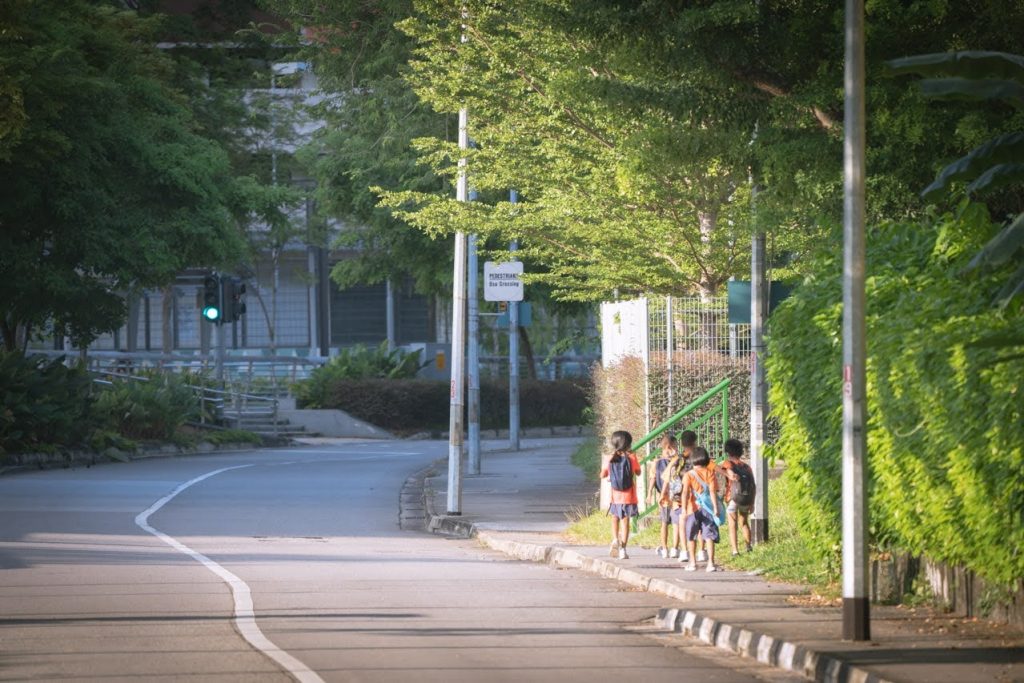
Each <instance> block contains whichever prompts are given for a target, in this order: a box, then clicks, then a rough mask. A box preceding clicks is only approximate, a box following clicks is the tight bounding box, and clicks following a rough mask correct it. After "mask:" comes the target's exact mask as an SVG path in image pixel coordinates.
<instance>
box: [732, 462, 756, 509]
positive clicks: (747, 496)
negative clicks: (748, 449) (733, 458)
mask: <svg viewBox="0 0 1024 683" xmlns="http://www.w3.org/2000/svg"><path fill="white" fill-rule="evenodd" d="M731 469H732V471H733V472H734V473H735V474H736V481H731V482H729V493H730V494H731V495H732V501H733V502H734V503H736V504H737V505H753V504H754V492H755V491H756V488H755V486H754V471H753V470H752V469H750V466H749V465H747V464H746V463H742V462H741V463H737V464H736V465H734V466H733V467H732V468H731Z"/></svg>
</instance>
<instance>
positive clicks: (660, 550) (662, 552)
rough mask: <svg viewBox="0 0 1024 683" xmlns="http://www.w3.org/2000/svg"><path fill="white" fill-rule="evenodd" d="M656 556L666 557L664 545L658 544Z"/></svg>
mask: <svg viewBox="0 0 1024 683" xmlns="http://www.w3.org/2000/svg"><path fill="white" fill-rule="evenodd" d="M658 557H661V558H665V557H668V549H667V548H665V546H661V545H659V546H658Z"/></svg>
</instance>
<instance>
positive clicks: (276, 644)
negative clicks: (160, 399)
mask: <svg viewBox="0 0 1024 683" xmlns="http://www.w3.org/2000/svg"><path fill="white" fill-rule="evenodd" d="M446 450H447V444H441V443H437V442H384V443H381V442H375V443H359V444H347V445H342V446H335V447H315V448H296V449H278V450H264V451H253V452H246V453H231V454H215V455H205V456H195V457H182V458H173V459H167V458H159V459H151V460H143V461H136V462H133V463H131V464H120V465H103V466H97V467H93V468H88V469H74V470H58V471H47V472H34V473H24V474H16V475H12V476H8V477H4V478H3V479H0V577H2V579H0V680H5V681H10V680H102V681H116V680H140V679H147V680H159V679H165V680H175V679H191V680H209V681H288V680H300V681H311V682H316V681H408V680H410V678H412V679H414V680H415V681H416V682H417V683H426V682H429V681H480V680H485V679H486V680H487V681H488V683H495V682H498V681H524V680H530V681H561V682H565V681H602V680H614V679H618V678H621V677H622V676H625V675H627V674H628V675H629V676H630V677H634V676H636V677H637V679H638V680H644V681H660V680H665V681H667V680H678V678H679V676H680V675H681V673H683V672H685V673H686V675H687V676H699V677H701V678H703V677H711V679H713V680H715V681H716V683H729V682H732V681H749V680H752V679H753V678H754V677H755V676H756V677H761V678H765V679H767V680H796V679H793V678H791V677H788V676H785V675H782V674H779V673H776V672H773V671H770V670H766V669H761V668H760V667H759V666H758V665H752V664H746V663H744V662H743V661H742V660H739V659H737V658H734V657H732V656H730V655H725V654H720V653H718V652H717V651H715V650H712V649H710V648H705V647H702V646H696V647H682V648H680V647H675V646H674V645H672V644H673V643H675V642H677V641H675V640H673V641H670V640H667V639H663V638H662V639H659V638H656V637H653V636H651V635H649V634H646V633H644V630H645V629H646V628H647V627H646V626H645V625H644V624H645V623H646V622H647V620H648V619H649V618H650V617H651V616H652V615H653V614H654V613H655V611H656V610H657V608H658V607H661V606H664V605H663V604H662V603H663V602H664V599H663V598H658V597H657V596H652V595H649V594H647V593H642V592H635V591H631V590H626V589H624V588H622V587H621V586H620V585H619V584H617V583H615V582H611V581H607V580H603V579H599V578H596V577H591V576H587V575H584V574H581V573H577V572H574V571H556V570H553V569H551V568H548V567H545V566H541V565H533V564H529V563H522V562H516V561H511V560H508V559H507V558H505V557H504V556H503V555H500V554H497V553H494V552H492V551H489V550H485V549H483V548H482V547H480V546H479V545H478V544H476V543H475V542H473V541H468V540H449V539H444V538H440V537H436V536H431V535H428V534H425V533H422V532H415V531H403V530H402V529H400V528H399V523H398V519H399V516H398V504H399V491H400V489H401V486H402V483H403V482H404V481H405V479H406V478H407V477H408V476H409V475H410V474H411V473H413V472H415V471H417V470H419V469H422V468H423V467H425V466H427V465H428V464H429V463H430V462H431V461H433V460H435V459H436V458H438V457H441V456H442V455H443V454H444V453H445V452H446ZM235 615H237V617H236V616H235Z"/></svg>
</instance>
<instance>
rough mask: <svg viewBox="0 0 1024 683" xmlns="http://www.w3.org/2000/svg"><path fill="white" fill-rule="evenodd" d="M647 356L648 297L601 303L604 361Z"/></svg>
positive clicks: (607, 363) (602, 361) (607, 362)
mask: <svg viewBox="0 0 1024 683" xmlns="http://www.w3.org/2000/svg"><path fill="white" fill-rule="evenodd" d="M631 356H632V357H636V358H643V359H646V358H647V299H634V300H632V301H616V302H614V303H611V302H605V303H602V304H601V365H603V366H604V367H606V368H607V367H609V366H610V365H612V364H614V363H617V362H619V361H620V360H622V359H623V358H628V357H631Z"/></svg>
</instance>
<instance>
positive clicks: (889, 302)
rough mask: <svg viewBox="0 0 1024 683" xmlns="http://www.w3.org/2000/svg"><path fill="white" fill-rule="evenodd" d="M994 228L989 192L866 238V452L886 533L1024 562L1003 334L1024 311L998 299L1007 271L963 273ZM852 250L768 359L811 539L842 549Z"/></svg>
mask: <svg viewBox="0 0 1024 683" xmlns="http://www.w3.org/2000/svg"><path fill="white" fill-rule="evenodd" d="M994 230H995V226H993V225H992V224H991V223H990V222H989V221H988V217H987V215H986V214H985V212H984V209H983V208H981V207H978V206H968V207H965V208H964V209H963V210H962V211H961V213H959V214H958V215H947V216H943V217H942V218H940V219H936V220H934V223H933V224H924V225H921V224H914V223H908V224H888V225H884V226H882V227H880V228H877V229H874V230H873V231H872V232H871V234H870V236H869V240H868V247H869V248H868V259H867V263H868V278H867V295H868V299H867V303H868V318H867V339H868V347H867V348H868V354H869V356H868V385H867V389H868V416H869V423H868V427H869V431H868V457H869V472H870V475H871V482H870V507H869V509H870V524H871V527H870V528H871V533H872V535H873V536H874V539H875V541H876V543H878V544H879V545H881V546H883V547H895V548H899V549H902V550H906V551H909V552H912V553H919V554H923V555H925V556H927V557H929V558H930V559H932V560H937V561H942V562H948V563H953V564H962V565H965V566H966V567H967V568H969V569H972V570H974V571H975V572H977V573H978V574H979V575H981V576H983V577H985V578H986V579H989V580H992V581H997V582H1009V581H1011V580H1014V579H1017V578H1019V577H1020V576H1024V554H1022V553H1021V552H1020V551H1019V548H1021V547H1024V523H1022V521H1024V520H1022V518H1021V515H1022V511H1024V401H1021V396H1022V395H1024V386H1022V383H1024V357H1022V356H1021V355H1019V354H1014V353H1013V352H1011V351H1010V350H1008V349H1006V348H1005V347H1003V348H1000V346H999V345H998V343H996V342H998V340H1000V339H1005V338H1007V337H1008V336H1017V337H1019V336H1020V334H1021V332H1022V331H1024V330H1022V328H1024V320H1022V318H1021V314H1020V311H1019V310H1018V311H1016V312H1014V311H1013V310H1011V309H1006V310H1003V311H999V310H995V309H993V308H991V307H990V306H989V302H990V299H991V291H992V286H993V282H995V281H996V280H998V278H999V277H1000V276H1001V275H1002V273H998V272H997V273H994V274H992V275H991V276H989V277H987V278H977V279H970V280H964V279H959V278H957V276H956V275H955V273H956V272H957V271H958V270H960V269H961V268H962V266H963V265H965V264H966V263H967V262H968V261H969V260H970V257H971V255H972V254H973V253H975V252H976V251H977V249H978V248H979V247H980V245H981V244H983V243H984V241H985V240H986V239H987V238H988V237H989V236H990V235H991V234H992V232H993V231H994ZM840 272H841V261H840V257H839V256H838V255H837V256H833V257H830V258H828V259H826V260H823V261H821V262H820V263H818V264H817V266H816V267H815V270H814V272H813V273H812V274H811V275H810V276H809V277H808V278H807V280H806V281H805V282H804V284H803V285H802V286H801V287H800V288H799V289H798V290H797V291H796V292H795V293H794V295H793V296H792V297H791V298H790V299H789V300H787V301H786V302H785V303H784V304H782V306H780V308H779V309H778V311H776V313H774V314H773V316H772V320H771V325H772V335H771V338H770V341H769V358H768V374H769V382H770V385H771V390H770V391H771V395H770V399H771V404H772V407H773V411H774V413H775V415H776V416H777V417H778V419H779V421H780V424H781V429H782V431H781V436H780V439H779V441H778V442H777V444H776V445H775V446H774V447H773V448H772V449H771V451H770V452H771V454H772V455H773V456H775V457H782V458H784V459H785V461H786V464H787V467H788V468H789V469H790V470H791V471H790V472H789V473H787V477H789V478H791V480H792V482H793V486H792V487H791V491H792V495H794V496H797V497H798V498H799V501H798V504H797V505H794V510H795V511H796V513H797V515H798V520H797V521H798V523H799V525H800V528H801V531H802V533H803V536H804V538H805V539H806V540H807V542H809V543H810V544H811V545H812V547H813V548H814V549H815V552H817V553H819V554H821V555H824V556H828V557H829V561H830V562H832V563H833V564H836V562H835V557H836V555H837V553H838V548H839V539H840V502H841V483H842V475H841V458H840V453H841V452H842V448H841V445H842V444H841V420H842V406H841V400H840V397H841V388H840V372H839V368H840V367H841V349H842V346H841V336H840V335H841V301H842V294H841V290H840V278H839V273H840Z"/></svg>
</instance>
